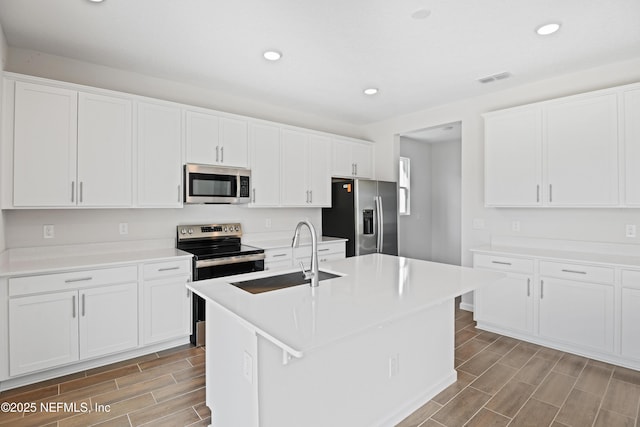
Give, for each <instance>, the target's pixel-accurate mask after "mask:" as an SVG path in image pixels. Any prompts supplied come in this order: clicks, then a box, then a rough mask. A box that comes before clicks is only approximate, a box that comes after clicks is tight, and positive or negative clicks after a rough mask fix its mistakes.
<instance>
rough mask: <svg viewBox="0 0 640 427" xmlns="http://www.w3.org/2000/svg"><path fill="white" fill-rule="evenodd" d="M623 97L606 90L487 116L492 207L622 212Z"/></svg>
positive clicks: (487, 179)
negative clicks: (619, 208) (616, 208)
mask: <svg viewBox="0 0 640 427" xmlns="http://www.w3.org/2000/svg"><path fill="white" fill-rule="evenodd" d="M618 95H619V94H618V93H616V91H615V90H609V91H600V92H595V93H590V94H583V95H579V96H575V97H570V98H565V99H558V100H552V101H547V102H540V103H537V104H532V105H527V106H522V107H517V108H512V109H508V110H502V111H496V112H492V113H488V114H486V115H485V116H484V117H485V205H486V206H516V207H517V206H545V207H552V206H553V207H591V206H603V207H604V206H620V205H621V204H622V203H621V200H620V193H621V191H620V188H621V171H620V168H619V166H618V165H619V162H620V159H621V157H620V152H619V151H620V150H619V148H618V147H619V142H618V127H619V120H621V119H620V116H619V114H618ZM629 104H630V106H631V107H633V100H632V97H630V99H629ZM629 132H630V133H631V134H633V132H634V130H633V129H631V131H629ZM631 139H633V138H631ZM639 151H640V150H639ZM629 153H631V154H633V150H631V151H629ZM629 153H627V155H629ZM638 176H640V174H639V175H638ZM630 179H633V178H630ZM632 191H633V190H632ZM627 194H628V196H627V198H630V197H631V199H632V196H631V194H630V193H627ZM638 194H639V195H640V191H638ZM639 200H640V199H639Z"/></svg>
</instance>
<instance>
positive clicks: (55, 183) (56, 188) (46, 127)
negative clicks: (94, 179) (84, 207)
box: [13, 82, 78, 207]
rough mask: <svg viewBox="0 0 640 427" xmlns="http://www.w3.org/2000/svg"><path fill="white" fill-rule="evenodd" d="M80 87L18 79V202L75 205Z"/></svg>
mask: <svg viewBox="0 0 640 427" xmlns="http://www.w3.org/2000/svg"><path fill="white" fill-rule="evenodd" d="M77 120H78V92H76V91H73V90H67V89H59V88H54V87H49V86H42V85H36V84H31V83H23V82H16V85H15V110H14V145H13V204H14V206H16V207H23V206H24V207H31V206H34V207H35V206H41V207H49V206H75V204H76V197H75V195H76V188H75V187H76V156H77V143H78V140H77V136H78V132H77V127H78V126H77V123H78V122H77Z"/></svg>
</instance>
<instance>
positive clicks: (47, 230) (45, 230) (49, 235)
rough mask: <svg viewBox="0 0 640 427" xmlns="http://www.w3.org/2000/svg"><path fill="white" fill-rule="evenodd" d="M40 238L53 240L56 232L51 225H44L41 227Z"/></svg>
mask: <svg viewBox="0 0 640 427" xmlns="http://www.w3.org/2000/svg"><path fill="white" fill-rule="evenodd" d="M42 237H44V238H45V239H53V238H54V237H56V230H55V227H54V226H53V224H45V225H43V226H42Z"/></svg>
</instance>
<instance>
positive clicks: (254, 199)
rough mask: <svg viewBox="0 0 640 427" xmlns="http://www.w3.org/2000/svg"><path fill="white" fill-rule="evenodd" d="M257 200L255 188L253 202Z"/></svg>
mask: <svg viewBox="0 0 640 427" xmlns="http://www.w3.org/2000/svg"><path fill="white" fill-rule="evenodd" d="M255 202H256V189H255V188H254V189H253V203H255Z"/></svg>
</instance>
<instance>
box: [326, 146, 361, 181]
mask: <svg viewBox="0 0 640 427" xmlns="http://www.w3.org/2000/svg"><path fill="white" fill-rule="evenodd" d="M331 173H332V175H333V176H347V177H352V176H354V174H355V169H354V164H353V158H352V152H351V143H350V142H349V141H343V140H339V139H334V140H332V159H331Z"/></svg>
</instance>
